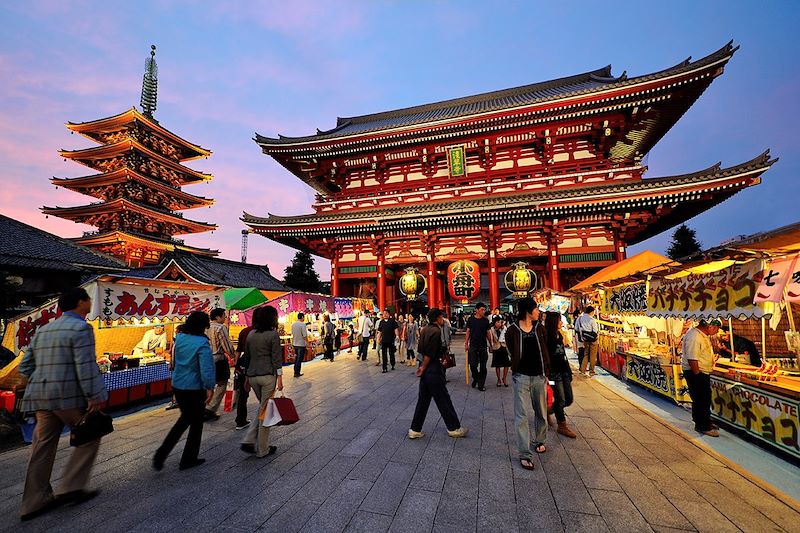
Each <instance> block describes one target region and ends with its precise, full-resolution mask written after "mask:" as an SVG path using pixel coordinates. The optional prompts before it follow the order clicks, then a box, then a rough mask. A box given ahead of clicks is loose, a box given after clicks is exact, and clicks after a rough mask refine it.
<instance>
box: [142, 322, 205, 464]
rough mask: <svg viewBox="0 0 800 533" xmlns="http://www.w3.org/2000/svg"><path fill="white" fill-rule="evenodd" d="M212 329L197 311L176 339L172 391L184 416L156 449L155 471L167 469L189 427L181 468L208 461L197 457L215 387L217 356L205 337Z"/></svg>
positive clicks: (154, 458)
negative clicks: (173, 452)
mask: <svg viewBox="0 0 800 533" xmlns="http://www.w3.org/2000/svg"><path fill="white" fill-rule="evenodd" d="M210 326H211V320H210V319H209V317H208V315H207V314H206V313H203V312H202V311H195V312H193V313H192V314H190V315H189V318H187V319H186V323H185V324H184V325H183V331H182V332H181V333H179V334H178V336H177V337H175V355H174V357H173V364H174V365H175V370H174V371H173V372H172V390H173V392H174V393H175V399H176V400H177V402H178V407H179V408H180V410H181V416H180V417H179V418H178V420H177V421H176V422H175V425H174V426H172V429H171V430H170V431H169V433H167V437H166V438H165V439H164V443H163V444H162V445H161V446H160V447H159V448H158V449H157V450H156V453H155V456H154V457H153V468H155V469H156V470H161V469H162V468H164V461H165V460H166V459H167V456H168V455H169V454H170V452H171V451H172V449H173V448H174V447H175V445H176V444H177V443H178V440H179V439H180V438H181V436H182V435H183V432H184V431H186V428H189V436H188V437H187V438H186V444H185V445H184V447H183V455H182V456H181V462H180V464H179V466H178V468H179V469H180V470H186V469H187V468H192V467H194V466H198V465H201V464H203V463H204V462H205V461H206V460H205V459H200V458H199V457H198V455H199V454H200V440H201V438H202V436H203V413H204V410H205V405H206V397H207V396H208V394H209V392H210V391H211V390H213V389H214V386H215V385H216V371H215V369H214V357H213V356H212V355H211V344H210V343H209V340H208V337H206V334H205V332H206V330H207V329H208V328H209V327H210Z"/></svg>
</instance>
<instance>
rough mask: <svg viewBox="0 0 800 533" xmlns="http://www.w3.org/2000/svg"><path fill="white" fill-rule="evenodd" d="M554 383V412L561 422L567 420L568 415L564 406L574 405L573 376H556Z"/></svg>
mask: <svg viewBox="0 0 800 533" xmlns="http://www.w3.org/2000/svg"><path fill="white" fill-rule="evenodd" d="M553 383H555V385H553V413H554V414H555V415H556V420H558V421H559V422H566V421H567V415H565V414H564V408H565V407H569V406H570V405H572V401H573V396H572V376H566V377H561V376H558V377H557V378H554V380H553Z"/></svg>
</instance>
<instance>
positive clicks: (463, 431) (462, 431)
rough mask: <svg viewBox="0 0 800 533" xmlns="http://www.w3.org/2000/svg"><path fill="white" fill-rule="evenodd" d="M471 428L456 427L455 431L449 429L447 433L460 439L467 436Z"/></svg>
mask: <svg viewBox="0 0 800 533" xmlns="http://www.w3.org/2000/svg"><path fill="white" fill-rule="evenodd" d="M468 432H469V430H468V429H467V428H465V427H460V428H458V429H454V430H453V431H448V432H447V434H448V435H449V436H451V437H453V438H454V439H458V438H461V437H466V436H467V433H468Z"/></svg>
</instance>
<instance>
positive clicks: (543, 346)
mask: <svg viewBox="0 0 800 533" xmlns="http://www.w3.org/2000/svg"><path fill="white" fill-rule="evenodd" d="M533 327H534V330H535V331H536V340H538V341H539V352H540V353H541V357H542V369H543V370H544V375H545V377H547V378H549V377H550V353H549V352H548V351H547V340H546V339H545V334H544V326H542V325H541V324H539V323H538V322H537V323H535V324H534V325H533ZM506 347H507V348H508V354H509V355H510V356H511V371H512V372H516V371H517V368H519V362H520V360H521V359H522V330H520V329H519V325H518V324H512V325H510V326H508V328H507V329H506Z"/></svg>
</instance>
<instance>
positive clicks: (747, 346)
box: [719, 326, 761, 366]
mask: <svg viewBox="0 0 800 533" xmlns="http://www.w3.org/2000/svg"><path fill="white" fill-rule="evenodd" d="M731 335H733V351H734V352H735V353H744V354H747V355H748V356H749V357H750V365H752V366H761V354H759V353H758V348H756V343H754V342H753V341H751V340H750V339H748V338H746V337H742V336H741V335H737V334H735V333H731V332H730V330H729V328H728V327H727V326H722V327H721V328H720V332H719V336H720V339H721V340H722V342H721V343H720V344H721V346H720V348H719V354H720V355H721V356H722V357H727V358H729V359H730V360H731V361H733V362H736V356H735V355H734V354H732V353H731Z"/></svg>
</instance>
